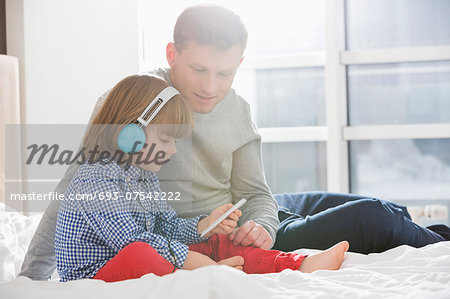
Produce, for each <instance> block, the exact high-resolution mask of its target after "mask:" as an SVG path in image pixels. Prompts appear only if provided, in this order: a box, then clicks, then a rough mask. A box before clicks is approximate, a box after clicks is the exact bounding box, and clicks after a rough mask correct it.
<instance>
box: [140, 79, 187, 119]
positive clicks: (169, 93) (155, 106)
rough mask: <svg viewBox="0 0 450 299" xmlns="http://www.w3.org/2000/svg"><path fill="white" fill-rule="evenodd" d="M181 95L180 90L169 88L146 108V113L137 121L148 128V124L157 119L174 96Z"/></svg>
mask: <svg viewBox="0 0 450 299" xmlns="http://www.w3.org/2000/svg"><path fill="white" fill-rule="evenodd" d="M177 94H180V93H179V92H178V90H176V89H175V88H174V87H172V86H167V87H166V88H164V89H163V90H162V91H161V92H160V93H159V94H158V95H157V96H156V97H155V98H154V99H153V101H152V102H151V103H150V104H149V105H148V106H147V108H145V110H144V112H142V114H141V116H139V117H138V119H137V121H138V122H139V123H140V124H141V125H142V126H144V127H147V126H148V124H149V123H150V122H151V121H152V120H153V119H154V118H155V116H156V115H157V114H158V112H159V110H161V108H162V107H163V106H164V105H165V104H166V103H167V102H168V101H169V100H170V99H171V98H173V97H174V96H176V95H177Z"/></svg>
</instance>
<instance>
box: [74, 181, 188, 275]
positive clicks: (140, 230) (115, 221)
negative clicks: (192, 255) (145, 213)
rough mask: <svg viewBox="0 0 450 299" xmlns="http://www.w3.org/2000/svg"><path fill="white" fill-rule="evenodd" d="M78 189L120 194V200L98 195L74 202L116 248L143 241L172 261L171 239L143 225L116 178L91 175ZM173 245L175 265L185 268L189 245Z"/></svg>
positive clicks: (101, 235) (92, 226)
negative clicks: (90, 198)
mask: <svg viewBox="0 0 450 299" xmlns="http://www.w3.org/2000/svg"><path fill="white" fill-rule="evenodd" d="M79 192H80V193H82V194H97V195H98V194H100V193H102V192H103V193H104V192H109V193H110V194H115V195H117V196H118V198H119V199H117V200H105V199H104V200H100V199H99V198H98V196H97V198H95V199H93V200H81V201H76V202H75V204H76V205H77V207H78V209H79V211H80V212H81V213H82V214H83V218H84V219H85V221H87V222H88V224H89V226H90V227H91V228H92V229H93V231H95V233H96V234H97V235H98V236H99V237H100V238H101V239H102V240H103V241H104V242H105V243H106V244H107V245H108V246H109V247H111V248H112V249H113V250H115V251H116V252H119V251H120V250H121V249H122V248H123V247H125V246H126V245H128V244H130V243H132V242H137V241H141V242H146V243H148V244H150V245H151V246H152V247H153V248H154V249H155V250H156V251H157V252H158V253H159V254H160V255H161V256H162V257H164V258H165V259H166V260H168V261H171V262H173V258H172V254H171V252H170V250H169V244H168V240H167V239H166V238H165V237H163V236H161V235H160V234H158V233H157V232H155V233H150V232H148V231H146V230H145V228H144V227H142V226H141V225H138V224H137V223H136V221H135V220H134V218H133V217H132V215H131V211H130V208H129V206H128V204H129V201H127V200H126V199H124V197H120V196H123V195H124V194H123V191H122V189H121V188H120V186H119V185H118V184H117V182H116V181H114V179H111V178H108V176H105V177H100V178H99V177H97V176H95V175H94V176H91V177H90V178H89V180H87V181H85V182H84V183H83V185H82V186H81V188H80V189H79ZM115 192H117V193H115ZM120 198H122V199H120ZM171 248H172V251H173V253H174V255H175V258H176V261H175V263H176V267H178V268H182V266H183V264H184V261H185V260H186V256H187V254H188V250H189V249H188V246H186V245H185V244H182V243H178V242H173V241H172V242H171Z"/></svg>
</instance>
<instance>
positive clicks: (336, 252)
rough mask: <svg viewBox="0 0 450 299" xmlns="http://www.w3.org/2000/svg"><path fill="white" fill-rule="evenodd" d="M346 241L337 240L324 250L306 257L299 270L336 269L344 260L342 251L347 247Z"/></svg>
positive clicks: (305, 271)
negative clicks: (337, 241)
mask: <svg viewBox="0 0 450 299" xmlns="http://www.w3.org/2000/svg"><path fill="white" fill-rule="evenodd" d="M349 246H350V245H349V244H348V242H347V241H342V242H339V243H338V244H336V245H334V246H333V247H331V248H328V249H327V250H325V251H322V252H319V253H316V254H313V255H310V256H308V257H306V258H305V259H304V260H303V262H302V264H301V265H300V269H299V270H300V271H301V272H304V273H311V272H314V271H317V270H337V269H339V267H340V266H341V264H342V261H343V260H344V253H345V252H347V250H348V248H349Z"/></svg>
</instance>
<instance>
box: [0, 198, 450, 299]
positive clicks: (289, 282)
mask: <svg viewBox="0 0 450 299" xmlns="http://www.w3.org/2000/svg"><path fill="white" fill-rule="evenodd" d="M0 211H1V212H0V217H1V218H0V221H1V229H0V262H1V264H0V266H1V267H0V280H2V282H0V297H1V298H5V299H6V298H48V299H51V298H55V299H56V298H58V299H61V298H77V299H78V298H196V299H202V298H227V299H232V298H258V299H262V298H344V297H345V298H390V297H395V298H433V299H437V298H450V242H441V243H437V244H432V245H428V246H426V247H423V248H420V249H416V248H412V247H409V246H400V247H397V248H394V249H391V250H389V251H386V252H383V253H380V254H369V255H362V254H356V253H348V254H347V256H346V258H345V260H344V263H343V265H342V267H341V269H340V270H338V271H317V272H315V273H312V274H304V273H300V272H298V271H292V270H285V271H283V272H282V273H276V274H264V275H247V274H245V273H243V272H240V271H237V270H234V269H231V268H229V267H225V266H210V267H205V268H201V269H197V270H194V271H184V270H181V271H177V272H176V273H174V274H170V275H167V276H164V277H157V276H155V275H153V274H148V275H145V276H143V277H141V278H140V279H133V280H128V281H122V282H117V283H105V282H103V281H98V280H79V281H73V282H66V283H60V282H56V281H48V282H47V281H46V282H42V281H31V280H30V279H28V278H25V277H18V278H14V277H15V275H16V274H17V272H18V271H19V268H20V265H21V262H22V259H23V255H24V253H25V250H26V247H27V246H28V243H29V242H30V240H31V237H32V234H33V232H34V230H35V229H36V226H37V224H38V221H39V218H40V217H39V216H34V217H24V216H20V215H18V214H14V213H6V214H5V213H4V212H3V211H4V208H3V206H1V205H0ZM299 252H302V253H313V252H314V250H299Z"/></svg>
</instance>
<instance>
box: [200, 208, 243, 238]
mask: <svg viewBox="0 0 450 299" xmlns="http://www.w3.org/2000/svg"><path fill="white" fill-rule="evenodd" d="M232 207H233V204H231V203H228V204H225V205H223V206H220V207H218V208H216V209H214V210H213V211H212V212H211V214H209V216H208V217H206V218H204V219H203V220H202V221H200V222H199V223H198V224H197V230H198V232H199V233H201V232H202V231H203V230H205V229H206V228H207V227H208V226H209V225H210V224H211V223H213V222H214V221H215V220H216V219H218V218H219V217H220V216H222V215H223V214H224V213H225V212H226V211H228V210H229V209H231V208H232ZM241 215H242V212H241V211H240V210H236V211H234V212H233V213H231V214H230V215H228V217H227V218H225V219H224V220H222V222H220V223H219V225H218V226H216V227H215V228H214V229H213V230H212V231H210V232H209V233H207V234H206V236H205V237H206V238H209V237H210V236H212V235H214V234H229V233H231V232H232V231H233V229H234V228H235V227H236V225H237V221H238V220H239V217H241Z"/></svg>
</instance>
